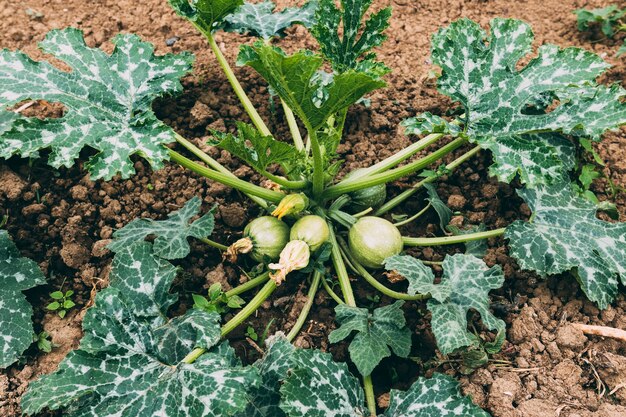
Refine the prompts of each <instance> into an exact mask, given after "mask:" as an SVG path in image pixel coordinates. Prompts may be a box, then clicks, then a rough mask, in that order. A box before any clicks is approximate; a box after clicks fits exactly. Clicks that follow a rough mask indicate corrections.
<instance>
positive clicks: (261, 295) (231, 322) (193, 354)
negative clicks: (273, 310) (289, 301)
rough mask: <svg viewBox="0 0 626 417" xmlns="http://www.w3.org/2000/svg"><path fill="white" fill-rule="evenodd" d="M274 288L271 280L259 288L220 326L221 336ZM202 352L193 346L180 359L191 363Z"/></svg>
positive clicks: (202, 349)
mask: <svg viewBox="0 0 626 417" xmlns="http://www.w3.org/2000/svg"><path fill="white" fill-rule="evenodd" d="M275 289H276V283H275V282H274V281H272V280H270V281H268V282H267V283H266V284H265V286H264V287H263V288H261V290H260V291H259V292H258V293H257V294H256V295H255V296H254V298H253V299H252V300H250V301H249V302H248V304H246V306H245V307H244V308H242V309H241V310H240V311H239V313H237V314H236V315H235V317H233V318H232V319H230V320H229V321H227V322H226V323H225V324H224V325H223V326H222V337H224V336H226V335H227V334H228V333H230V332H232V331H233V330H234V329H235V328H236V327H237V326H239V325H240V324H241V323H243V321H244V320H245V319H247V318H248V317H250V315H251V314H252V313H254V312H255V311H256V310H257V309H258V308H259V307H260V306H261V304H263V302H264V301H265V300H266V299H267V297H269V296H270V295H271V294H272V293H273V292H274V290H275ZM204 352H206V349H204V348H195V349H194V350H192V351H191V352H190V353H189V354H188V355H187V356H185V358H184V359H183V360H182V361H183V362H184V363H193V362H194V361H195V360H196V359H198V358H199V357H200V356H201V355H202V354H203V353H204Z"/></svg>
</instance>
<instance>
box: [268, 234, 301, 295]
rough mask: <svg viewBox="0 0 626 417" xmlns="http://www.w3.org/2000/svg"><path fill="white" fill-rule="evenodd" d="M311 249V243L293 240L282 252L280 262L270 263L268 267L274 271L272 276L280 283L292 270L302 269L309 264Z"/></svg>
mask: <svg viewBox="0 0 626 417" xmlns="http://www.w3.org/2000/svg"><path fill="white" fill-rule="evenodd" d="M310 257H311V251H310V250H309V245H307V244H306V242H303V241H301V240H292V241H291V242H289V243H287V246H285V248H284V249H283V251H282V252H281V253H280V260H279V261H278V263H275V264H269V265H268V267H269V268H270V269H272V270H274V272H272V273H271V274H270V278H271V279H273V280H274V281H275V282H276V285H280V284H281V283H282V282H283V281H284V280H285V277H286V276H287V274H288V273H290V272H291V271H296V270H298V269H302V268H304V267H305V266H307V265H308V264H309V258H310Z"/></svg>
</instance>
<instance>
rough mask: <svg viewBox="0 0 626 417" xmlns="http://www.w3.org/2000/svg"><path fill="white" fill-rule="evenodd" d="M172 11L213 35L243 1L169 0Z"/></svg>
mask: <svg viewBox="0 0 626 417" xmlns="http://www.w3.org/2000/svg"><path fill="white" fill-rule="evenodd" d="M168 1H169V3H170V6H172V9H174V11H175V12H176V14H178V15H179V16H181V17H184V18H185V19H187V20H189V21H190V22H192V23H193V24H194V25H196V26H197V27H198V29H200V30H202V31H205V32H207V33H211V32H212V31H214V30H215V29H217V28H218V27H219V26H220V25H221V24H222V23H223V21H224V18H226V16H228V15H230V14H232V13H234V12H235V11H236V10H237V9H238V8H239V7H240V6H241V5H242V4H243V0H191V1H190V0H168Z"/></svg>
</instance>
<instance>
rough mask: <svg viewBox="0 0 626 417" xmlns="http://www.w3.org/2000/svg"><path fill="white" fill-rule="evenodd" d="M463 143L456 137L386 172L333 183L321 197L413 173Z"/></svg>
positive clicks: (338, 194) (333, 196) (335, 194)
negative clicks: (425, 154)
mask: <svg viewBox="0 0 626 417" xmlns="http://www.w3.org/2000/svg"><path fill="white" fill-rule="evenodd" d="M464 143H465V139H464V138H457V139H455V140H453V141H452V142H450V143H448V144H447V145H445V146H443V147H441V148H439V149H437V150H436V151H435V152H433V153H431V154H430V155H428V156H426V157H424V158H421V159H418V160H416V161H413V162H411V163H409V164H406V165H404V166H401V167H398V168H395V169H391V170H389V171H386V172H381V173H379V174H374V175H371V176H368V177H364V178H359V179H356V180H354V181H350V182H344V181H342V182H340V183H339V184H335V185H333V186H330V187H328V188H327V189H326V190H325V191H324V194H323V198H324V199H331V198H335V197H338V196H340V195H342V194H345V193H349V192H352V191H356V190H360V189H363V188H369V187H373V186H374V185H378V184H385V183H388V182H390V181H394V180H397V179H398V178H402V177H405V176H407V175H410V174H412V173H414V172H415V171H417V170H420V169H422V168H425V167H427V166H428V165H430V164H432V163H433V162H436V161H437V160H438V159H440V158H442V157H444V156H445V155H447V154H449V153H450V152H452V151H454V150H455V149H457V148H458V147H459V146H461V145H463V144H464ZM350 179H351V178H350Z"/></svg>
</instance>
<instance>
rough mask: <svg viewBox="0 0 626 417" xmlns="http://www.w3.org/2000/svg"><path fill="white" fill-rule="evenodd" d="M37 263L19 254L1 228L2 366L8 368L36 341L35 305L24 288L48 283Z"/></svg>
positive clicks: (0, 318) (0, 345)
mask: <svg viewBox="0 0 626 417" xmlns="http://www.w3.org/2000/svg"><path fill="white" fill-rule="evenodd" d="M45 283H46V278H45V277H44V275H43V273H42V272H41V270H40V269H39V266H37V264H36V263H35V262H34V261H32V260H30V259H28V258H23V257H21V256H20V253H19V251H18V250H17V248H16V247H15V244H14V243H13V241H12V240H11V238H10V237H9V234H8V233H7V232H6V231H5V230H0V329H2V331H0V368H6V367H7V366H9V365H11V364H12V363H13V362H15V361H16V360H17V359H18V357H19V356H20V355H21V354H22V353H23V352H24V351H25V350H26V348H28V346H30V344H31V343H32V342H33V334H34V333H33V323H32V320H31V316H32V315H33V308H32V307H31V305H30V304H29V303H28V301H26V297H25V296H24V294H22V291H24V290H27V289H29V288H32V287H35V286H37V285H41V284H45Z"/></svg>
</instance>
